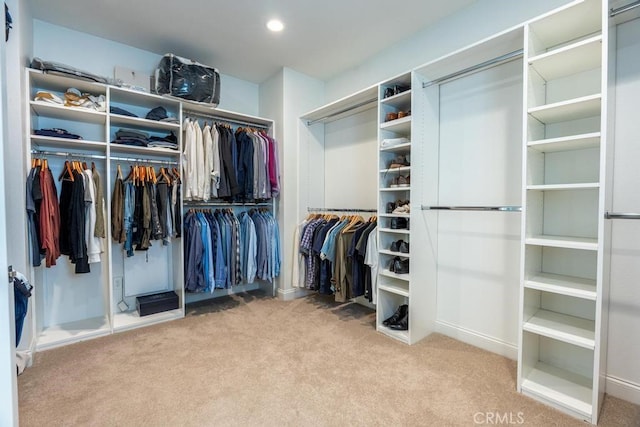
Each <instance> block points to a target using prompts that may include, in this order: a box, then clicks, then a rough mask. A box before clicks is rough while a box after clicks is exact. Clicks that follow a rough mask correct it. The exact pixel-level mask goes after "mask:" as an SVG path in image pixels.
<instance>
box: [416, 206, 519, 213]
mask: <svg viewBox="0 0 640 427" xmlns="http://www.w3.org/2000/svg"><path fill="white" fill-rule="evenodd" d="M422 210H423V211H430V210H431V211H481V212H521V211H522V206H422Z"/></svg>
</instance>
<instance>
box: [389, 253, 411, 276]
mask: <svg viewBox="0 0 640 427" xmlns="http://www.w3.org/2000/svg"><path fill="white" fill-rule="evenodd" d="M389 270H391V271H393V272H394V273H396V274H409V258H405V259H402V258H400V257H399V256H397V257H395V258H394V259H393V261H391V268H390V269H389Z"/></svg>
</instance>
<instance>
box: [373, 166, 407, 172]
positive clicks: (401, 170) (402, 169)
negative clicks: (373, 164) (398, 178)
mask: <svg viewBox="0 0 640 427" xmlns="http://www.w3.org/2000/svg"><path fill="white" fill-rule="evenodd" d="M410 170H411V166H403V167H401V168H392V169H380V173H392V172H408V171H410Z"/></svg>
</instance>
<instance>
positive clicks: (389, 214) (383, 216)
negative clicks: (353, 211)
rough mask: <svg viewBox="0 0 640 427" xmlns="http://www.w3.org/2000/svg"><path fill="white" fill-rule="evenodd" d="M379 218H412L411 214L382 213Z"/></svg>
mask: <svg viewBox="0 0 640 427" xmlns="http://www.w3.org/2000/svg"><path fill="white" fill-rule="evenodd" d="M378 216H379V217H382V218H410V217H411V215H409V214H394V213H381V214H378Z"/></svg>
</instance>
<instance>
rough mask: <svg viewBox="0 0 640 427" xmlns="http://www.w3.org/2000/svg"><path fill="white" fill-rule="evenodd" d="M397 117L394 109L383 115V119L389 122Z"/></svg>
mask: <svg viewBox="0 0 640 427" xmlns="http://www.w3.org/2000/svg"><path fill="white" fill-rule="evenodd" d="M397 118H398V113H396V112H395V111H392V112H390V113H387V114H386V115H385V116H384V121H385V122H390V121H392V120H395V119H397Z"/></svg>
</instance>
